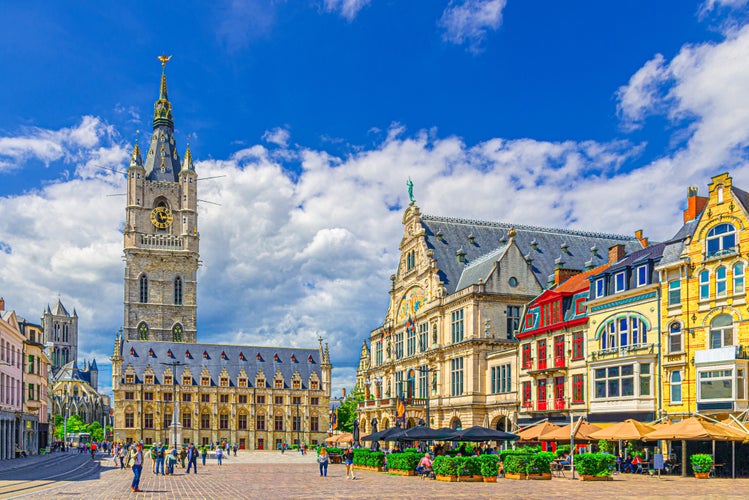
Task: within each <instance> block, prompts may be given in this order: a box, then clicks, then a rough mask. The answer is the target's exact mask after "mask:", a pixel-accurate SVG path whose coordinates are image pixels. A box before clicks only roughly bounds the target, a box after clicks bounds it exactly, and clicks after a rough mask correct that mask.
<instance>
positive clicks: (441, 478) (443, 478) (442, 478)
mask: <svg viewBox="0 0 749 500" xmlns="http://www.w3.org/2000/svg"><path fill="white" fill-rule="evenodd" d="M457 480H458V476H446V475H444V474H437V481H445V482H446V483H454V482H456V481H457Z"/></svg>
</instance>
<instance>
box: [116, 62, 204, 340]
mask: <svg viewBox="0 0 749 500" xmlns="http://www.w3.org/2000/svg"><path fill="white" fill-rule="evenodd" d="M170 58H171V56H169V57H167V56H160V57H159V60H160V61H161V68H162V70H161V88H160V92H159V98H158V100H157V101H156V102H155V103H154V112H153V133H152V134H151V140H150V143H149V146H148V151H147V152H146V159H145V162H144V161H143V157H142V155H141V151H140V146H139V145H138V142H137V140H136V143H135V147H134V148H133V154H132V156H131V158H130V165H129V167H128V169H127V207H126V209H125V231H124V253H125V322H124V332H123V333H124V337H125V338H126V339H128V340H149V341H154V340H156V341H169V342H197V327H196V316H197V270H198V258H199V251H198V243H199V239H200V237H199V234H198V212H197V203H198V199H197V187H198V183H197V180H198V179H197V174H196V173H195V168H194V166H193V162H192V154H191V152H190V145H189V143H188V145H187V150H186V151H185V159H184V161H183V162H182V163H181V164H180V160H179V154H178V153H177V146H176V143H175V140H174V122H173V121H172V104H171V102H169V98H168V95H167V86H166V73H165V71H166V63H167V61H169V59H170Z"/></svg>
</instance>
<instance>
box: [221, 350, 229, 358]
mask: <svg viewBox="0 0 749 500" xmlns="http://www.w3.org/2000/svg"><path fill="white" fill-rule="evenodd" d="M221 359H223V360H227V359H229V357H228V356H227V355H226V352H224V351H221Z"/></svg>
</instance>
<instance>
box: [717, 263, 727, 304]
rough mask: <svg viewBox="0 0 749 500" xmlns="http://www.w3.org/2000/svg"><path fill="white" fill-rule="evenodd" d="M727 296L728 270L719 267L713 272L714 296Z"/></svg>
mask: <svg viewBox="0 0 749 500" xmlns="http://www.w3.org/2000/svg"><path fill="white" fill-rule="evenodd" d="M726 295H728V270H727V269H726V267H725V266H720V267H718V268H717V269H716V270H715V296H716V297H725V296H726Z"/></svg>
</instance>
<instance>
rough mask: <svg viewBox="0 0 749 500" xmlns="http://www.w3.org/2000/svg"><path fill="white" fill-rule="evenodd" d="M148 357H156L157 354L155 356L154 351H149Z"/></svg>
mask: <svg viewBox="0 0 749 500" xmlns="http://www.w3.org/2000/svg"><path fill="white" fill-rule="evenodd" d="M148 355H149V356H151V357H152V358H155V357H156V354H154V352H153V349H149V350H148Z"/></svg>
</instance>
